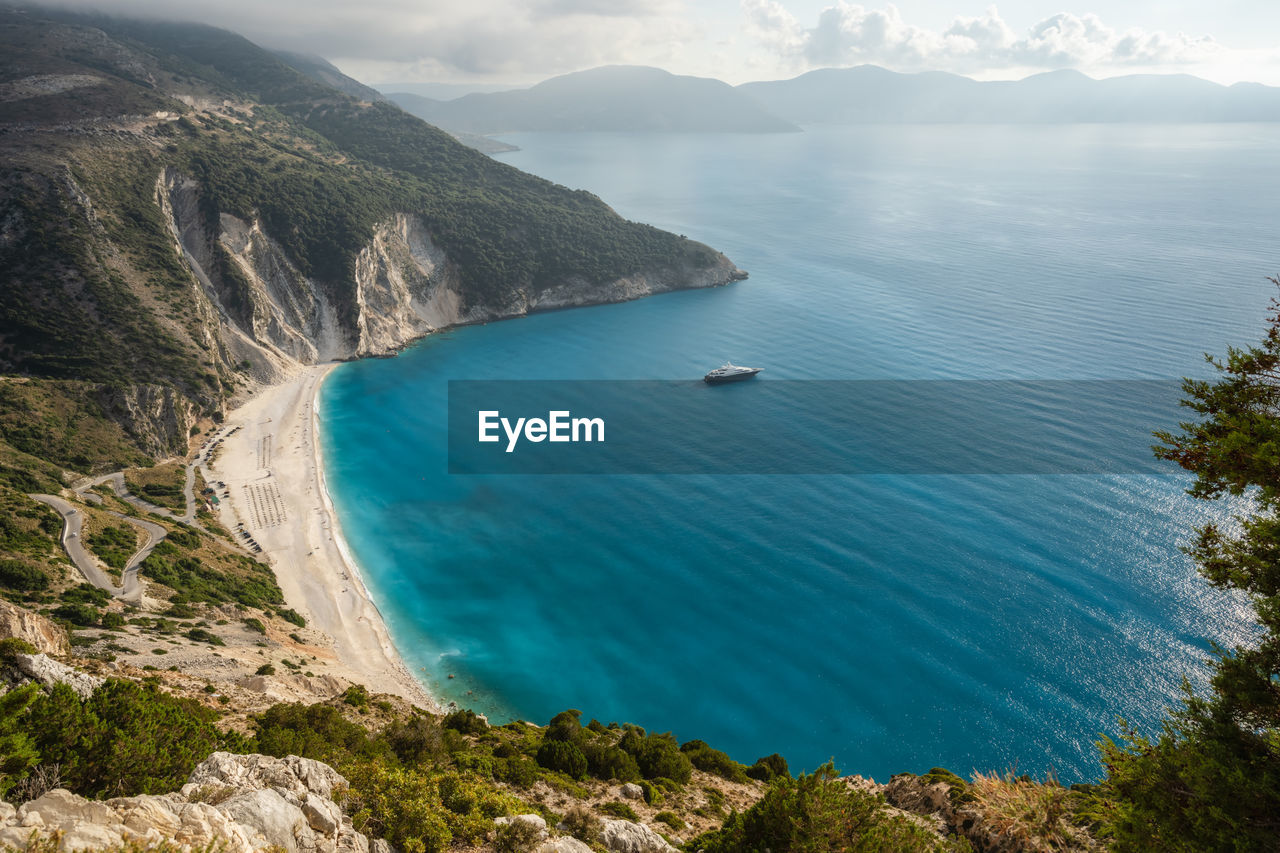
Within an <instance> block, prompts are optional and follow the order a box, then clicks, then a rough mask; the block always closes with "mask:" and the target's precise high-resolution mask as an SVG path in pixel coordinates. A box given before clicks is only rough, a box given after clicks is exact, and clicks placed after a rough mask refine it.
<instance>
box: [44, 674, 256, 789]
mask: <svg viewBox="0 0 1280 853" xmlns="http://www.w3.org/2000/svg"><path fill="white" fill-rule="evenodd" d="M216 719H217V713H216V712H213V711H211V710H209V709H207V708H205V707H203V706H202V705H200V704H199V703H198V702H196V701H194V700H190V699H179V698H177V697H173V696H169V695H167V694H164V693H161V692H160V691H159V690H158V689H157V688H155V687H154V686H143V685H140V684H137V683H135V682H132V681H120V680H117V679H110V680H108V681H107V682H106V683H104V684H103V685H102V686H101V687H99V688H98V689H97V690H96V691H94V694H93V696H91V697H90V698H89V699H87V700H84V701H81V699H80V698H79V697H78V696H76V694H75V693H74V692H73V691H72V690H71V688H70V687H67V686H66V685H64V684H58V685H55V686H54V688H53V689H52V690H51V691H50V692H49V694H48V695H47V696H44V697H41V698H40V699H38V700H37V701H36V702H35V703H33V704H32V705H31V708H30V710H29V712H28V718H27V720H26V728H27V730H28V731H30V732H31V736H32V738H33V739H34V741H35V745H36V749H37V750H38V751H39V753H40V760H41V762H42V763H45V764H59V765H60V766H61V772H62V783H63V785H64V786H65V787H67V788H69V789H71V790H72V791H74V792H75V793H77V794H81V795H83V796H87V797H103V796H112V797H116V796H133V795H136V794H159V793H164V792H166V791H173V790H176V789H177V788H179V787H181V786H182V784H183V783H184V782H185V781H186V779H187V776H189V775H190V774H191V771H192V769H194V768H195V766H196V764H198V763H199V762H201V761H203V760H204V759H205V758H207V757H208V756H209V753H211V752H213V751H214V750H216V749H219V748H226V747H230V748H232V749H236V748H241V749H242V748H243V747H244V742H243V738H240V737H239V736H236V735H223V734H221V733H219V731H218V730H217V729H216V728H215V727H214V725H213V722H214V720H216Z"/></svg>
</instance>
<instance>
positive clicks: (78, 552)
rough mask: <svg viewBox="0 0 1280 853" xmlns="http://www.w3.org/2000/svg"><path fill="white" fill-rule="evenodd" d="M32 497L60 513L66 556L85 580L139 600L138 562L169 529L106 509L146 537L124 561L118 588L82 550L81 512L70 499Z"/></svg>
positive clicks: (83, 548)
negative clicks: (143, 542) (142, 543)
mask: <svg viewBox="0 0 1280 853" xmlns="http://www.w3.org/2000/svg"><path fill="white" fill-rule="evenodd" d="M31 497H32V498H33V499H35V500H38V501H40V502H41V503H43V504H47V505H48V506H51V507H53V508H54V509H55V510H57V512H58V514H59V515H61V516H62V522H63V527H62V548H63V550H64V551H66V552H67V556H68V557H70V558H71V562H72V563H74V564H75V566H76V568H77V569H79V570H80V574H82V575H84V579H85V580H87V581H88V582H89V583H91V584H93V585H94V586H96V587H97V588H98V589H101V590H104V591H106V592H109V593H111V594H112V595H114V596H115V597H116V598H119V599H121V600H123V601H127V602H130V603H133V604H136V603H138V602H140V601H141V600H142V582H141V581H140V580H139V579H138V565H139V564H140V563H141V562H142V561H143V560H145V559H146V558H147V557H148V556H149V555H150V554H151V552H152V551H154V550H155V547H156V546H157V545H159V544H160V543H161V541H163V540H164V537H165V534H166V533H167V532H168V531H166V530H165V529H164V528H163V527H161V526H160V525H158V524H156V523H154V522H151V521H143V520H141V519H138V518H130V517H128V516H125V515H121V514H120V513H118V512H111V511H110V510H107V512H109V513H110V514H111V515H113V516H115V517H116V518H118V519H120V520H122V521H125V522H127V523H129V524H132V525H134V526H135V527H139V528H141V529H142V531H143V532H144V533H145V534H146V536H147V541H146V543H145V544H144V545H143V546H142V548H140V549H139V550H138V552H137V553H136V554H134V555H133V556H132V557H131V558H130V559H129V562H128V563H126V564H125V567H124V572H123V573H122V576H121V586H119V587H117V586H116V585H115V584H113V583H112V582H111V576H110V575H108V574H107V573H106V572H104V571H103V570H102V569H101V568H99V567H98V564H97V562H96V561H95V559H94V558H93V556H92V555H91V554H90V553H89V552H88V550H87V549H85V547H84V544H83V542H82V541H81V533H82V531H83V530H84V515H83V514H82V513H81V512H80V510H79V509H77V508H76V507H75V506H74V505H73V504H71V503H70V502H68V501H65V500H63V499H62V498H60V497H56V496H55V495H32V496H31Z"/></svg>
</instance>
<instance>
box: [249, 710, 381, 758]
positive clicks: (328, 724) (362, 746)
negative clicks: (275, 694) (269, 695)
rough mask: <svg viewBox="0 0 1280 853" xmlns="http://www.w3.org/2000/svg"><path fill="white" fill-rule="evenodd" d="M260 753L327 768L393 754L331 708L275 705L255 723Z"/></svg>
mask: <svg viewBox="0 0 1280 853" xmlns="http://www.w3.org/2000/svg"><path fill="white" fill-rule="evenodd" d="M253 724H254V727H255V728H256V729H257V738H256V740H257V743H256V744H255V746H256V748H257V751H258V752H262V753H266V754H267V755H274V756H276V757H278V758H283V757H284V756H286V755H300V756H302V757H303V758H314V759H316V760H317V761H323V762H325V763H326V764H340V763H342V762H343V761H344V760H347V759H358V758H369V759H372V758H382V757H386V756H388V755H389V754H390V753H391V748H390V746H389V745H388V744H387V742H386V741H385V740H382V739H375V738H371V737H370V736H369V733H368V732H367V731H366V730H365V729H364V727H363V726H359V725H356V724H355V723H353V722H351V721H349V720H347V719H346V718H345V717H343V716H342V712H341V711H339V710H338V709H337V708H334V707H333V706H331V705H302V704H298V703H294V704H288V705H285V704H281V705H272V706H271V707H270V708H268V709H267V710H266V711H264V712H262V713H261V714H259V715H258V716H257V717H255V718H254V719H253Z"/></svg>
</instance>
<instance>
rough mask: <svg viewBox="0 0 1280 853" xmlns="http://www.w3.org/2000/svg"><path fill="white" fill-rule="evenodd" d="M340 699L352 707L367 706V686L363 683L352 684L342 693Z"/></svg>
mask: <svg viewBox="0 0 1280 853" xmlns="http://www.w3.org/2000/svg"><path fill="white" fill-rule="evenodd" d="M342 701H343V702H346V703H347V704H348V705H350V706H351V707H353V708H360V709H362V710H363V709H364V708H367V707H369V688H367V687H365V686H364V685H363V684H353V685H351V686H350V687H348V688H347V689H346V691H345V692H344V693H343V694H342Z"/></svg>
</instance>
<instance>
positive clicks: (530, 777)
mask: <svg viewBox="0 0 1280 853" xmlns="http://www.w3.org/2000/svg"><path fill="white" fill-rule="evenodd" d="M541 775H542V774H541V773H540V772H539V770H538V764H537V762H535V761H533V760H531V759H528V758H525V757H524V756H523V755H517V756H512V757H510V758H495V759H494V761H493V778H495V779H497V780H498V781H499V782H507V783H509V784H511V785H515V786H516V787H518V788H532V787H533V785H534V783H535V782H537V781H538V779H539V777H540V776H541Z"/></svg>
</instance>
